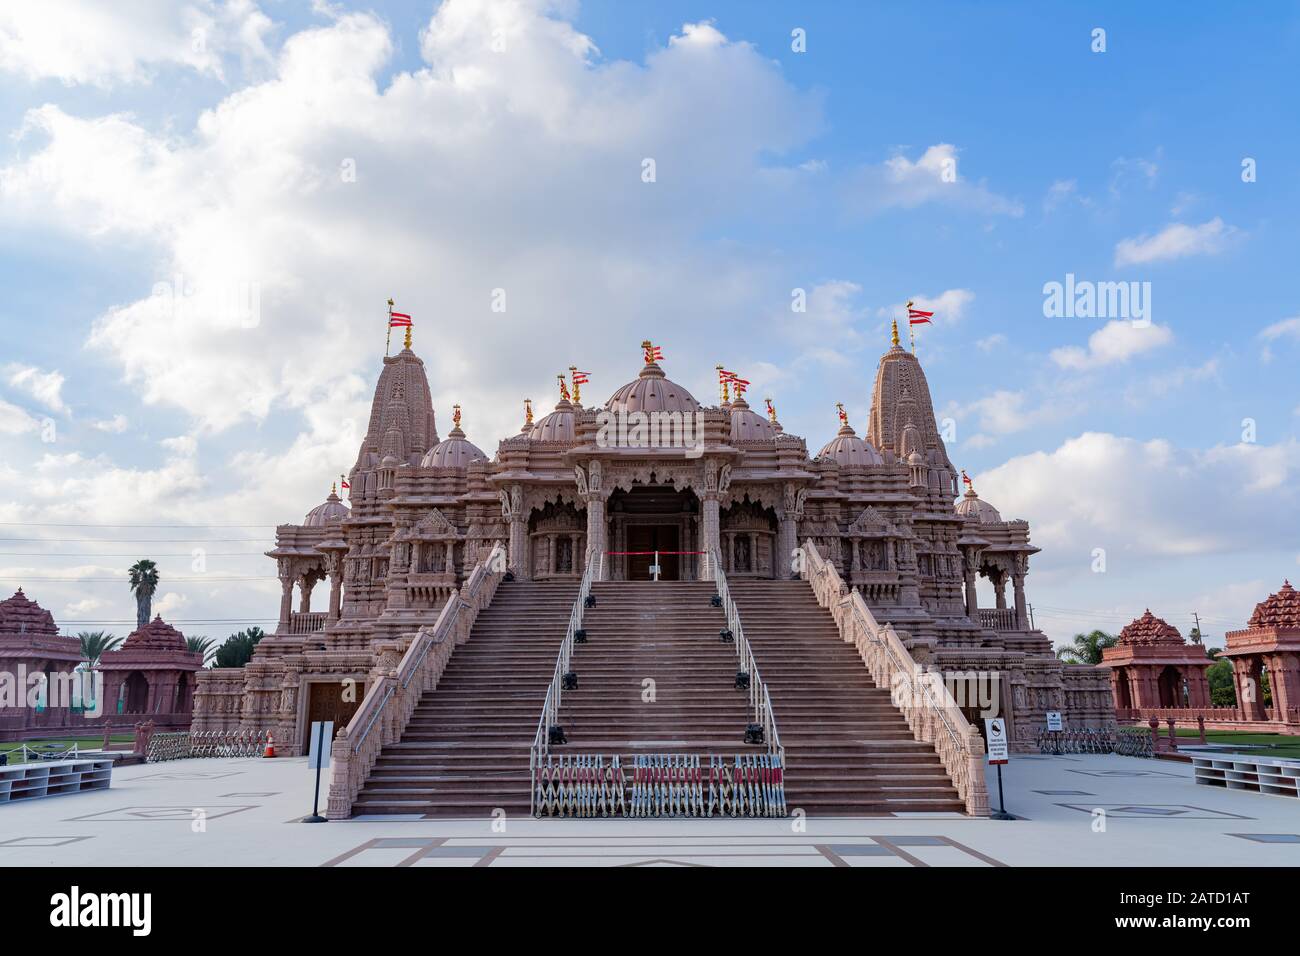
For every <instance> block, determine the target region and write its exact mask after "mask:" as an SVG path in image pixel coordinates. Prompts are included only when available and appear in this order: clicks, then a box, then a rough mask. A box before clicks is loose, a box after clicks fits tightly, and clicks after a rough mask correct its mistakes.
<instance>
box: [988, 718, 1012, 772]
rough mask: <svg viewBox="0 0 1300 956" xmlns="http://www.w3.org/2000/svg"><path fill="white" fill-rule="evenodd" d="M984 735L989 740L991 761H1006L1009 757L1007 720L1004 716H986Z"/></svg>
mask: <svg viewBox="0 0 1300 956" xmlns="http://www.w3.org/2000/svg"><path fill="white" fill-rule="evenodd" d="M984 737H985V739H986V740H987V742H988V751H989V753H988V757H989V763H991V764H994V763H1006V762H1007V760H1008V759H1009V752H1008V750H1007V722H1006V720H1005V719H1004V718H1002V717H985V718H984Z"/></svg>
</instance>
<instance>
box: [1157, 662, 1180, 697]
mask: <svg viewBox="0 0 1300 956" xmlns="http://www.w3.org/2000/svg"><path fill="white" fill-rule="evenodd" d="M1183 701H1184V696H1183V675H1182V674H1181V673H1180V672H1179V670H1178V668H1177V667H1174V666H1173V665H1172V664H1170V665H1169V666H1167V667H1166V668H1165V669H1164V670H1163V671H1161V672H1160V706H1161V707H1184V706H1186V705H1185V704H1184V702H1183Z"/></svg>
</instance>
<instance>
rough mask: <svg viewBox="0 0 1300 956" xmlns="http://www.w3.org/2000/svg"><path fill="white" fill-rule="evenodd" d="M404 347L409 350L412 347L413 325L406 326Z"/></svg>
mask: <svg viewBox="0 0 1300 956" xmlns="http://www.w3.org/2000/svg"><path fill="white" fill-rule="evenodd" d="M402 348H404V349H406V350H408V351H409V350H410V348H411V327H410V326H409V325H408V326H407V327H406V341H404V342H403V343H402Z"/></svg>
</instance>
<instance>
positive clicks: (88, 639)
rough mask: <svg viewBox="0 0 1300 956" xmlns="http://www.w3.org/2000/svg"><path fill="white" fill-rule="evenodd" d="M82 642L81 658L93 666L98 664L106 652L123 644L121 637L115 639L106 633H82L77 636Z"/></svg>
mask: <svg viewBox="0 0 1300 956" xmlns="http://www.w3.org/2000/svg"><path fill="white" fill-rule="evenodd" d="M77 640H79V641H81V656H82V657H83V658H85V659H86V660H87V661H89V662H90V663H91V664H98V663H99V658H100V657H101V656H102V655H103V653H104V652H105V651H111V650H113V649H114V648H115V647H117V645H119V644H121V643H122V639H121V638H120V637H114V636H113V635H112V634H109V633H107V632H106V631H81V632H79V633H78V634H77Z"/></svg>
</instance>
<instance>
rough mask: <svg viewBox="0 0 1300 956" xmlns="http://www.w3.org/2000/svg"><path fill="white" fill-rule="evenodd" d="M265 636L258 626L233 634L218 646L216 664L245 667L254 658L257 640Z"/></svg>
mask: <svg viewBox="0 0 1300 956" xmlns="http://www.w3.org/2000/svg"><path fill="white" fill-rule="evenodd" d="M265 636H266V634H265V633H264V632H263V630H262V629H261V628H260V627H256V626H254V627H249V628H245V629H244V630H242V631H239V632H238V633H235V634H231V635H230V636H229V637H228V638H226V640H225V642H224V643H223V644H222V645H221V646H220V647H218V648H217V651H216V656H215V664H214V666H216V667H243V666H244V665H245V664H247V663H248V662H249V661H250V660H252V659H253V649H254V648H255V647H257V642H258V641H260V640H261V639H262V638H263V637H265Z"/></svg>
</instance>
